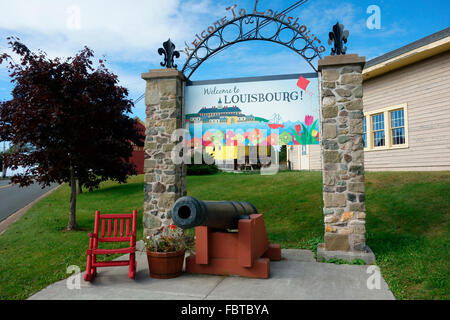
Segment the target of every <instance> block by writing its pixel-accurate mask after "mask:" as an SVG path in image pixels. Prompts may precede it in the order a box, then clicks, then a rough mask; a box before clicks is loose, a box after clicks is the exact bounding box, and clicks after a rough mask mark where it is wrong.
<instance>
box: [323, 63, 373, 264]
mask: <svg viewBox="0 0 450 320" xmlns="http://www.w3.org/2000/svg"><path fill="white" fill-rule="evenodd" d="M364 64H365V58H364V57H359V56H358V55H344V56H328V57H325V58H324V59H322V60H320V61H319V71H320V72H321V91H320V92H321V116H322V124H321V125H322V128H321V129H322V141H321V145H322V167H323V201H324V209H323V213H324V223H325V243H324V244H322V245H320V246H319V250H318V259H321V258H322V257H326V258H327V259H329V258H331V257H334V258H342V259H346V258H347V257H349V255H348V254H345V253H343V252H351V253H352V254H351V255H350V256H351V257H352V258H361V259H363V260H366V262H368V263H372V262H373V258H374V257H372V256H373V253H372V252H371V251H370V249H369V248H368V247H367V246H366V238H365V234H366V227H365V225H366V213H365V211H366V208H365V205H364V195H365V185H364V144H363V138H362V134H363V118H364V114H363V99H362V98H363V89H362V69H363V67H364ZM324 252H327V253H328V254H326V255H325V254H324ZM333 252H334V253H335V254H330V253H333ZM359 254H360V255H359ZM368 256H369V257H368ZM347 260H348V259H347Z"/></svg>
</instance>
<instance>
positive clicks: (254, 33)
mask: <svg viewBox="0 0 450 320" xmlns="http://www.w3.org/2000/svg"><path fill="white" fill-rule="evenodd" d="M271 22H275V23H276V24H277V29H276V32H274V33H273V35H272V36H270V37H265V36H263V35H262V34H261V29H262V28H263V27H265V26H266V25H267V24H270V23H271ZM244 23H245V24H246V25H249V24H254V25H255V27H254V29H253V30H251V31H249V32H247V33H244V28H243V27H244V25H243V24H244ZM230 26H235V27H237V28H239V34H238V35H237V36H236V38H235V39H234V40H233V41H227V40H225V39H224V37H223V31H224V29H225V28H227V27H230ZM231 28H233V27H231ZM284 30H291V31H292V32H293V36H292V39H291V40H289V41H282V40H281V39H280V34H281V32H282V31H284ZM214 37H216V38H218V39H219V42H220V43H219V45H218V46H217V47H216V46H214V47H216V48H215V49H212V48H210V47H209V46H208V40H210V39H212V38H214ZM252 40H263V41H270V42H273V43H278V44H281V45H283V46H285V47H287V48H289V49H291V50H293V51H295V52H296V53H297V54H299V55H301V56H302V57H303V58H304V59H305V60H306V62H308V63H309V65H310V66H311V67H312V68H313V69H314V71H316V72H317V69H316V67H314V65H313V64H312V61H313V60H314V59H316V58H317V57H318V58H320V59H321V58H322V56H321V55H320V52H319V51H318V50H317V49H316V48H315V47H314V46H313V44H312V43H311V41H310V40H309V39H308V38H306V37H305V36H304V35H303V34H302V33H300V32H299V31H298V30H297V29H295V28H293V27H292V26H291V25H289V24H287V23H286V22H284V21H280V20H277V19H275V18H273V17H270V16H261V15H256V14H247V15H244V16H241V17H238V18H236V19H233V20H231V21H229V22H228V23H226V24H224V25H223V26H221V27H219V28H217V29H216V30H215V31H214V32H213V33H210V34H209V35H208V36H207V37H206V38H204V39H203V40H202V41H201V42H200V43H199V44H198V46H197V47H196V48H195V49H194V50H193V51H192V53H191V54H190V55H189V57H188V59H187V60H186V62H185V64H184V66H183V69H182V71H181V72H182V73H183V74H185V75H186V73H187V72H188V73H189V75H187V78H188V79H189V78H190V77H191V75H192V74H193V73H194V72H195V70H197V68H198V67H200V65H201V64H202V63H203V62H204V61H206V60H207V59H208V58H209V57H211V56H213V55H215V54H216V53H218V52H220V51H222V50H224V49H226V48H228V47H229V46H231V45H233V44H236V43H240V42H245V41H252ZM297 40H302V41H304V43H305V44H304V46H302V47H301V48H297V47H296V46H295V43H296V41H297ZM201 49H204V50H205V51H206V54H205V55H204V56H202V57H199V55H198V51H199V50H201ZM307 50H312V51H313V52H314V54H313V55H312V56H308V55H307V54H306V53H305V52H306V51H307Z"/></svg>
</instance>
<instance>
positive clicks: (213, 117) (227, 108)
mask: <svg viewBox="0 0 450 320" xmlns="http://www.w3.org/2000/svg"><path fill="white" fill-rule="evenodd" d="M318 93H319V90H318V78H317V74H315V73H310V74H294V75H281V76H268V77H253V78H237V79H225V80H212V81H196V82H191V83H189V84H188V85H187V86H186V100H185V103H186V128H187V129H189V134H190V137H189V139H188V141H186V142H187V143H190V145H191V146H193V147H201V146H203V147H211V146H214V145H217V144H220V145H226V146H282V145H308V144H319V122H320V121H319V98H318Z"/></svg>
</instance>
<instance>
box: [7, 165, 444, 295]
mask: <svg viewBox="0 0 450 320" xmlns="http://www.w3.org/2000/svg"><path fill="white" fill-rule="evenodd" d="M187 183H188V193H189V195H191V196H194V197H198V198H199V199H203V200H238V201H250V202H252V203H253V204H255V206H256V207H257V208H258V210H259V211H260V212H261V213H264V217H265V222H266V228H267V231H268V234H269V238H270V239H271V241H273V242H276V243H281V245H282V246H283V247H284V248H307V249H315V247H316V245H317V243H319V242H321V241H322V240H323V214H322V209H321V205H322V200H321V199H322V195H321V188H322V184H321V173H320V172H283V173H279V174H277V175H275V176H261V175H259V174H218V175H215V176H196V177H192V176H191V177H188V181H187ZM366 185H367V192H366V207H367V231H368V235H367V244H368V245H369V246H370V247H371V248H372V250H373V251H374V252H375V255H376V257H377V261H376V263H377V265H379V266H380V268H381V271H382V273H383V276H384V277H385V279H386V281H387V282H388V284H389V286H390V288H391V290H392V291H393V293H394V295H395V296H396V297H397V298H398V299H449V292H450V284H449V280H448V279H449V278H450V277H449V276H450V275H449V271H450V265H449V262H450V257H449V230H450V228H449V226H450V225H449V221H450V220H449V212H450V210H449V209H450V204H449V196H448V194H449V190H450V172H432V173H431V172H426V173H367V174H366ZM68 199H69V189H68V187H67V186H63V187H61V188H60V189H59V190H57V191H56V192H54V193H53V194H52V195H50V196H49V197H47V198H45V199H43V200H42V201H40V202H39V203H38V204H36V205H35V206H34V207H33V208H32V209H31V210H30V211H28V212H27V213H26V214H25V215H24V216H23V217H22V218H21V219H20V220H19V221H18V222H16V223H15V224H13V225H12V226H11V227H10V228H9V229H8V230H7V231H6V232H5V233H4V234H3V235H1V236H0V299H23V298H26V297H28V296H30V295H31V294H32V293H34V292H36V291H38V290H40V289H42V288H44V287H46V286H47V285H49V284H51V283H53V282H55V281H57V280H61V279H64V278H65V277H67V275H66V273H65V272H66V267H67V266H69V265H80V266H81V267H82V269H83V268H84V265H85V263H86V258H85V254H84V252H85V250H86V247H87V245H88V237H87V231H86V232H74V233H63V232H62V230H63V229H64V228H65V227H66V224H67V211H68ZM142 207H143V177H142V176H138V177H133V178H131V179H130V180H129V183H128V184H126V185H117V184H115V183H104V184H102V188H101V189H100V190H96V191H94V192H92V193H84V194H82V195H80V196H79V198H78V211H77V219H78V223H79V225H80V227H81V228H85V229H88V230H92V228H93V215H94V211H95V210H96V209H101V210H102V211H103V212H114V213H117V212H130V211H131V210H132V209H134V208H137V209H138V210H139V214H140V215H142ZM141 220H142V219H141V218H139V222H141ZM138 230H139V232H140V233H139V235H138V237H142V225H139V227H138Z"/></svg>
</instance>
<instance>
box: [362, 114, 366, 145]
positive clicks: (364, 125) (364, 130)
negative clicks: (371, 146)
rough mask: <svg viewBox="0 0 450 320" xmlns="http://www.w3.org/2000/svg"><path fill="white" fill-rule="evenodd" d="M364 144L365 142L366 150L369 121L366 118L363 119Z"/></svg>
mask: <svg viewBox="0 0 450 320" xmlns="http://www.w3.org/2000/svg"><path fill="white" fill-rule="evenodd" d="M362 138H363V142H364V148H367V120H366V117H364V119H363V135H362Z"/></svg>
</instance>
